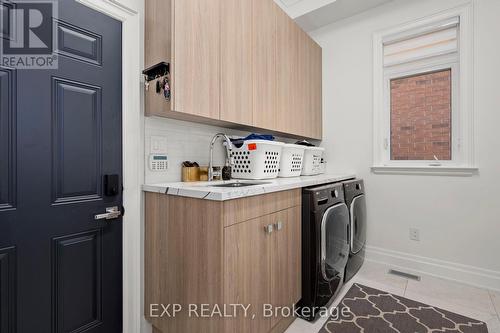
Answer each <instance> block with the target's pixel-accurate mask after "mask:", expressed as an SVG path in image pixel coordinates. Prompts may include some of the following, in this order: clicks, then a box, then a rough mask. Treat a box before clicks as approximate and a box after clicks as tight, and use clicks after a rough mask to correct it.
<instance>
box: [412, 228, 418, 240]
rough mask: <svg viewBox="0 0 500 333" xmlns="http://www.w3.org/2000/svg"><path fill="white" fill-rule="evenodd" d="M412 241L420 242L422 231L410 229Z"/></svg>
mask: <svg viewBox="0 0 500 333" xmlns="http://www.w3.org/2000/svg"><path fill="white" fill-rule="evenodd" d="M410 240H413V241H417V242H418V241H420V230H418V229H416V228H410Z"/></svg>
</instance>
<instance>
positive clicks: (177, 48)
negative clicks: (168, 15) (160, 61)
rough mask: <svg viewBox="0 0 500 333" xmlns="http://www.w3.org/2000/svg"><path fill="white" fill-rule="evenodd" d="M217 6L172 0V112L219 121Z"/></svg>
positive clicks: (205, 0) (194, 0)
mask: <svg viewBox="0 0 500 333" xmlns="http://www.w3.org/2000/svg"><path fill="white" fill-rule="evenodd" d="M220 3H221V2H220V0H210V1H208V0H180V1H174V47H173V49H174V51H173V52H174V59H173V64H172V71H173V80H172V89H173V93H172V99H173V109H174V110H175V111H179V112H183V113H188V114H193V115H198V116H203V117H208V118H212V119H219V91H220V89H219V81H220V80H219V60H220V49H219V48H220V33H219V29H220V26H219V23H220V22H219V20H220V7H221V6H220Z"/></svg>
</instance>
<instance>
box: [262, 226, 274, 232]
mask: <svg viewBox="0 0 500 333" xmlns="http://www.w3.org/2000/svg"><path fill="white" fill-rule="evenodd" d="M264 230H265V231H266V233H267V234H270V233H272V232H273V230H274V227H273V225H272V224H268V225H266V226H265V227H264Z"/></svg>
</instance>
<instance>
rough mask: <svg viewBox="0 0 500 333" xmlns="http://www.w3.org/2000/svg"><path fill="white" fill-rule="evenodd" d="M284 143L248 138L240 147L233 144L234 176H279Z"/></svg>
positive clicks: (267, 177) (253, 177)
mask: <svg viewBox="0 0 500 333" xmlns="http://www.w3.org/2000/svg"><path fill="white" fill-rule="evenodd" d="M282 148H283V143H281V142H274V141H267V140H247V141H245V142H244V143H243V145H242V146H241V147H240V148H237V147H236V146H234V145H233V149H232V150H231V157H232V158H233V163H234V165H233V168H232V169H231V176H232V178H239V179H271V178H276V177H278V172H279V166H280V158H281V151H282Z"/></svg>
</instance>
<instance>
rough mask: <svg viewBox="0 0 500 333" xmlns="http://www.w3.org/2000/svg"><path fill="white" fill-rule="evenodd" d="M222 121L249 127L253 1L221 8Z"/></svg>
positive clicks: (235, 1)
mask: <svg viewBox="0 0 500 333" xmlns="http://www.w3.org/2000/svg"><path fill="white" fill-rule="evenodd" d="M221 10H222V16H221V30H220V31H221V100H220V108H221V109H220V118H221V120H225V121H230V122H233V123H238V124H243V125H252V120H253V116H252V112H253V84H252V1H247V0H226V1H225V2H224V6H222V8H221Z"/></svg>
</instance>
